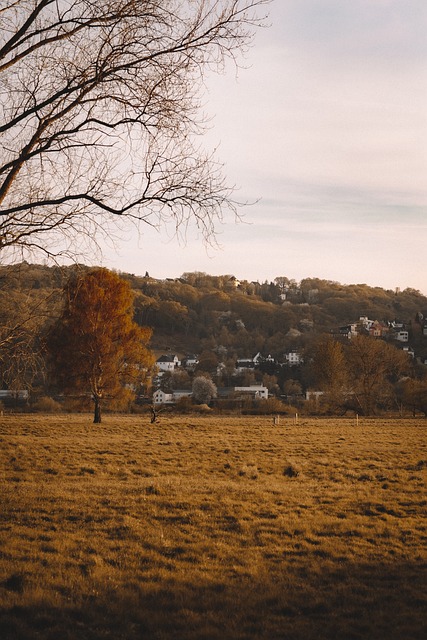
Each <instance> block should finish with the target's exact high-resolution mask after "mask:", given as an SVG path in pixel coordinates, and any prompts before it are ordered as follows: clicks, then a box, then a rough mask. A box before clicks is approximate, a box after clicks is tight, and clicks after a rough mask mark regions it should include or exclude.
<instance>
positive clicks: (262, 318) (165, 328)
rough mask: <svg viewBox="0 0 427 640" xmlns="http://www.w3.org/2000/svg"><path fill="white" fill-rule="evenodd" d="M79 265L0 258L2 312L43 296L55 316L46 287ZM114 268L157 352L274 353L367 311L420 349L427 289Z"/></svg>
mask: <svg viewBox="0 0 427 640" xmlns="http://www.w3.org/2000/svg"><path fill="white" fill-rule="evenodd" d="M86 268H87V267H82V266H71V267H62V268H61V267H58V266H54V267H48V266H44V265H33V264H28V263H21V264H19V265H15V266H0V301H1V308H2V315H3V316H4V315H5V314H7V313H8V310H10V307H15V308H16V307H17V306H19V301H21V303H22V301H26V304H28V300H29V299H30V300H32V301H33V302H35V301H38V300H39V301H42V300H44V299H46V298H47V297H48V296H50V297H49V302H48V304H47V308H46V314H47V316H49V315H51V316H52V317H53V316H55V314H56V312H57V309H58V305H59V304H60V297H59V296H55V295H53V296H52V294H55V293H56V292H58V293H59V292H60V290H61V287H62V286H63V284H64V282H65V281H66V280H67V279H68V278H69V277H70V275H71V273H72V272H73V271H75V270H76V269H86ZM120 275H121V276H122V277H123V278H125V279H127V280H129V282H130V284H131V286H132V288H133V290H134V292H135V319H136V321H137V322H138V323H139V324H141V325H147V326H150V327H152V328H153V338H152V348H153V349H154V350H155V351H156V352H163V351H165V350H169V351H176V352H178V353H179V354H180V355H185V354H187V353H194V352H196V353H198V354H200V353H201V352H203V351H204V350H215V351H218V350H220V351H221V350H222V351H223V352H224V351H226V352H227V355H228V356H229V357H250V356H253V355H254V354H255V353H257V352H259V351H260V352H261V353H263V354H271V355H272V356H273V357H274V358H276V359H279V360H280V358H281V356H282V354H283V353H284V352H286V351H287V350H289V349H292V348H300V347H303V346H304V345H305V344H306V343H307V342H309V341H310V340H311V339H312V337H313V336H314V335H317V334H319V333H325V332H331V331H333V330H336V329H337V328H339V327H342V326H343V325H347V324H350V323H356V322H358V321H359V319H360V318H361V317H366V318H369V319H371V320H377V321H381V322H383V323H390V322H392V321H395V320H399V321H400V322H401V323H402V324H403V325H404V326H405V328H407V330H408V332H409V342H410V344H411V346H412V347H413V348H414V349H416V351H417V355H420V356H424V355H427V349H426V347H427V345H426V344H425V341H424V339H423V336H422V325H423V319H424V317H427V297H426V296H424V295H422V294H421V293H420V292H419V291H417V290H414V289H405V290H404V291H390V290H385V289H382V288H380V287H370V286H368V285H365V284H352V285H343V284H340V283H339V282H332V281H328V280H320V279H317V278H310V279H305V280H302V281H301V282H295V281H294V280H289V279H288V278H286V277H283V276H278V277H277V278H275V280H274V281H273V282H263V283H260V282H248V281H246V280H240V281H239V280H237V279H236V278H235V277H234V276H231V275H224V276H210V275H208V274H206V273H201V272H192V273H184V274H183V275H182V276H181V277H180V278H177V279H166V280H157V279H154V278H151V277H150V276H149V275H148V274H146V275H145V276H137V275H133V274H128V273H120Z"/></svg>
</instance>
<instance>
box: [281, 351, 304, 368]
mask: <svg viewBox="0 0 427 640" xmlns="http://www.w3.org/2000/svg"><path fill="white" fill-rule="evenodd" d="M285 361H286V364H288V365H289V366H290V367H292V366H295V365H298V364H302V363H303V357H302V355H301V353H300V352H299V351H296V350H295V349H294V350H293V351H289V353H285Z"/></svg>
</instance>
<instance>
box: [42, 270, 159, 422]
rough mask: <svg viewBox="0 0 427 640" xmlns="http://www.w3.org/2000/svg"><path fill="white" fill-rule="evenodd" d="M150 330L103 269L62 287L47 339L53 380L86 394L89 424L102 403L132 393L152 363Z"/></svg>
mask: <svg viewBox="0 0 427 640" xmlns="http://www.w3.org/2000/svg"><path fill="white" fill-rule="evenodd" d="M150 337H151V330H150V329H147V328H142V327H140V326H138V325H137V324H136V323H135V322H134V321H133V293H132V291H131V289H130V286H129V284H128V283H127V282H126V281H125V280H123V279H122V278H120V277H119V276H118V275H116V274H115V273H112V272H111V271H108V270H107V269H95V270H93V271H90V272H89V273H87V274H86V275H83V276H76V277H74V278H72V279H71V280H70V282H68V284H67V285H66V286H65V289H64V309H63V311H62V314H61V316H60V317H59V318H58V320H57V322H56V323H55V325H54V326H53V328H52V330H51V333H50V336H49V340H48V345H49V350H50V353H51V359H52V373H53V376H54V381H55V382H56V383H57V385H58V386H59V387H60V388H61V389H62V390H64V391H68V392H79V393H90V394H91V395H92V398H93V401H94V407H95V408H94V423H100V422H101V401H102V400H103V399H104V398H109V397H110V398H114V397H117V396H119V395H120V394H123V393H127V394H129V395H134V392H133V391H132V390H135V389H136V388H137V387H138V385H140V384H141V383H142V382H143V381H144V380H145V378H146V375H147V371H149V370H150V369H151V367H152V365H153V363H154V358H153V355H152V354H151V352H150V351H149V349H148V347H147V344H148V342H149V340H150Z"/></svg>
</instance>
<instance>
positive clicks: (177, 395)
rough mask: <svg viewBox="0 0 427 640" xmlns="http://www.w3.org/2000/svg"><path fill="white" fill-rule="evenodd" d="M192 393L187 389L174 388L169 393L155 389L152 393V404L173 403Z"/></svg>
mask: <svg viewBox="0 0 427 640" xmlns="http://www.w3.org/2000/svg"><path fill="white" fill-rule="evenodd" d="M192 395H193V393H192V391H191V390H189V389H175V390H174V391H172V392H171V393H166V391H163V390H162V389H157V390H156V391H155V392H154V394H153V404H154V405H158V404H175V403H176V402H178V401H179V400H180V399H181V398H190V397H191V396H192Z"/></svg>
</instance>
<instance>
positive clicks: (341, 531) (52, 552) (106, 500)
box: [0, 416, 427, 640]
mask: <svg viewBox="0 0 427 640" xmlns="http://www.w3.org/2000/svg"><path fill="white" fill-rule="evenodd" d="M426 424H427V423H426V422H425V421H423V420H418V421H417V420H400V421H391V420H390V421H385V420H384V421H382V420H372V421H370V420H363V421H361V422H360V424H359V427H358V428H356V427H355V425H354V423H353V421H351V420H348V421H346V420H340V421H338V420H326V419H325V420H306V421H302V422H301V423H300V424H299V425H294V424H293V423H292V422H291V421H290V420H289V421H288V422H286V421H284V420H283V419H282V424H281V425H279V426H273V424H272V420H271V418H267V417H265V418H255V417H253V418H252V417H251V418H235V417H224V418H212V417H193V416H188V417H182V418H173V417H169V416H165V417H162V419H161V420H160V422H159V423H158V424H154V425H151V424H149V421H148V419H147V418H146V417H139V418H138V417H132V418H130V417H128V418H127V417H113V416H108V417H107V418H106V419H105V423H104V424H102V425H100V426H96V427H95V426H93V425H92V424H91V417H89V416H60V417H58V416H49V417H43V418H42V417H32V416H21V417H14V416H7V417H3V418H1V419H0V459H1V465H0V482H1V513H0V558H1V563H0V637H1V638H3V639H5V640H6V639H7V640H9V639H10V640H12V639H18V638H19V639H22V640H24V639H25V640H32V639H36V638H43V639H51V640H57V639H58V638H61V640H67V639H73V638H79V639H81V640H85V639H93V640H95V639H96V640H98V639H103V638H114V639H118V638H129V639H134V638H135V639H137V638H138V639H143V638H147V639H150V640H152V639H153V640H165V639H169V638H174V639H179V640H187V639H188V640H190V639H191V640H195V639H203V640H209V639H212V640H213V639H218V640H219V639H230V640H237V639H239V640H244V639H255V638H265V639H269V640H272V639H286V638H292V639H293V640H299V639H301V640H309V639H311V638H313V639H314V638H316V639H322V638H325V639H326V638H327V639H343V640H344V639H345V640H353V639H354V640H356V639H363V640H366V639H375V640H381V639H383V638H387V639H388V640H392V639H396V640H397V639H399V640H410V639H415V638H424V637H427V628H426V622H425V621H426V592H425V586H426V540H427V528H426V504H427V501H426V494H425V476H426V470H427V443H426Z"/></svg>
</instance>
